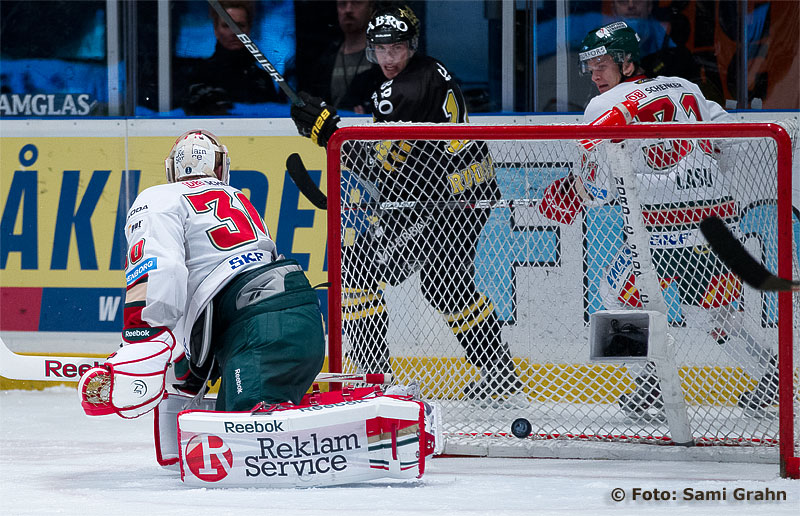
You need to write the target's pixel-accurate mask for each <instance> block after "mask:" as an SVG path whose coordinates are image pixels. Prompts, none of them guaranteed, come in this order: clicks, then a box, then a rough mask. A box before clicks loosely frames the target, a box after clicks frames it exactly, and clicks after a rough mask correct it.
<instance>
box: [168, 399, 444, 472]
mask: <svg viewBox="0 0 800 516" xmlns="http://www.w3.org/2000/svg"><path fill="white" fill-rule="evenodd" d="M188 401H190V400H189V398H187V397H184V396H180V395H172V394H169V395H167V396H166V399H165V400H164V402H162V403H161V405H159V407H158V409H157V417H156V426H155V431H156V436H155V437H156V453H157V455H158V461H159V463H160V464H161V465H162V466H175V465H179V466H180V472H181V479H182V480H183V481H184V482H186V483H187V484H191V485H196V486H206V487H208V486H219V487H232V486H237V487H242V486H245V487H256V486H258V487H311V486H330V485H340V484H350V483H355V482H362V481H367V480H373V479H378V478H399V479H407V478H419V477H421V476H422V475H423V473H424V472H425V458H426V457H428V456H429V455H431V454H432V453H434V451H435V450H434V447H435V442H436V439H435V436H434V434H435V433H436V431H435V430H434V429H435V428H436V425H435V420H436V417H435V414H434V411H435V408H434V407H432V406H431V405H428V404H426V403H423V402H421V401H415V400H413V399H412V398H411V396H398V395H386V394H384V393H382V392H381V391H380V389H379V388H371V387H365V388H358V389H352V390H351V389H344V390H342V391H332V392H326V393H320V392H318V391H317V390H315V392H313V393H311V394H307V395H306V396H305V397H304V398H303V401H302V402H301V403H300V404H299V405H292V404H291V403H285V404H282V405H272V406H265V407H257V408H256V409H255V410H254V411H253V412H215V411H211V410H204V409H203V406H202V405H201V408H200V409H195V410H182V407H184V406H185V405H186V404H187V402H188ZM206 408H207V407H206ZM176 415H177V417H176ZM176 422H177V428H176V427H175V424H176Z"/></svg>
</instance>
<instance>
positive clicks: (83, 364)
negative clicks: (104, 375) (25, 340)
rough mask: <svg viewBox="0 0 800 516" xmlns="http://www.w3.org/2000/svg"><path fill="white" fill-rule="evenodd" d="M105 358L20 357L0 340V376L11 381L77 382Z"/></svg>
mask: <svg viewBox="0 0 800 516" xmlns="http://www.w3.org/2000/svg"><path fill="white" fill-rule="evenodd" d="M103 362H105V358H93V357H80V356H78V357H64V356H43V355H19V354H17V353H14V352H13V351H11V350H10V349H8V347H6V344H5V342H3V339H0V376H2V377H4V378H8V379H11V380H31V381H44V382H76V381H78V380H79V379H80V377H81V375H82V374H83V373H85V372H86V371H88V370H89V369H91V368H92V367H96V366H99V365H101V364H102V363H103Z"/></svg>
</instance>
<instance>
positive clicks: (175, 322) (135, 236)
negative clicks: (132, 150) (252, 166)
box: [123, 178, 277, 355]
mask: <svg viewBox="0 0 800 516" xmlns="http://www.w3.org/2000/svg"><path fill="white" fill-rule="evenodd" d="M125 236H126V238H127V241H128V254H127V256H126V267H125V282H126V286H127V291H126V296H125V307H124V329H123V340H125V341H126V342H132V341H136V340H139V339H138V338H137V336H139V335H141V336H145V335H146V334H147V333H148V331H147V328H150V327H165V328H168V329H169V330H170V331H172V332H173V334H174V335H175V339H176V341H177V342H182V343H183V344H184V348H185V350H186V353H187V355H188V354H189V349H188V348H189V346H188V344H189V343H188V340H189V336H190V332H191V328H192V325H193V324H194V322H195V320H196V319H197V317H198V316H199V314H200V313H201V312H202V310H203V309H204V308H205V306H206V305H207V304H208V302H209V301H210V300H211V299H212V298H213V297H214V295H215V294H216V293H217V292H219V291H220V290H221V289H222V287H224V286H225V285H226V284H227V283H228V281H229V280H230V279H231V278H233V277H234V276H236V275H237V274H239V273H240V272H243V271H245V270H247V269H249V268H251V267H253V266H258V265H262V264H266V263H270V262H272V261H273V260H274V259H275V258H276V257H277V253H276V250H275V243H274V242H273V241H272V239H271V238H270V236H269V232H268V230H267V228H266V226H265V225H264V222H263V220H262V219H261V216H260V215H259V214H258V212H256V210H255V208H254V207H253V205H252V204H251V203H250V201H249V200H248V199H247V197H246V196H245V195H244V193H242V192H241V191H240V190H237V189H236V188H233V187H232V186H229V185H227V184H225V183H223V182H221V181H218V180H216V179H214V178H200V179H192V180H187V181H181V182H177V183H171V184H165V185H158V186H153V187H151V188H148V189H146V190H144V191H143V192H142V193H141V194H139V196H138V197H137V198H136V200H135V201H134V203H133V206H132V207H131V209H130V210H129V212H128V218H127V221H126V223H125ZM139 329H141V330H139Z"/></svg>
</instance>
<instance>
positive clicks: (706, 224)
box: [700, 216, 800, 292]
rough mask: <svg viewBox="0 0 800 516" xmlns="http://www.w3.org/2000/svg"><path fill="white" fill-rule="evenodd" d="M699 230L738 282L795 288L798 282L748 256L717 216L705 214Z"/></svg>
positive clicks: (760, 287)
mask: <svg viewBox="0 0 800 516" xmlns="http://www.w3.org/2000/svg"><path fill="white" fill-rule="evenodd" d="M700 231H702V233H703V236H704V237H706V240H708V243H709V244H711V249H712V250H713V251H714V252H715V253H716V254H717V256H719V258H720V260H722V261H723V263H725V265H727V266H728V268H729V269H730V270H731V271H732V272H733V273H734V274H736V275H737V276H739V277H740V278H742V281H744V282H745V283H747V284H748V285H750V286H751V287H753V288H756V289H758V290H766V291H777V292H783V291H788V290H791V291H798V290H800V282H797V281H792V280H787V279H784V278H779V277H778V276H775V275H774V274H772V273H771V272H769V271H768V270H767V269H766V268H765V267H764V266H763V265H761V264H760V263H758V261H756V259H755V258H753V257H752V256H750V253H748V252H747V249H745V248H744V246H743V245H742V243H741V242H740V241H739V239H738V238H736V237H735V236H733V234H732V233H731V232H730V230H729V229H728V227H727V226H726V225H725V223H724V222H722V220H721V219H720V218H719V217H714V216H712V217H708V218H707V219H705V220H703V221H702V222H701V223H700Z"/></svg>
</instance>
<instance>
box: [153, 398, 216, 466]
mask: <svg viewBox="0 0 800 516" xmlns="http://www.w3.org/2000/svg"><path fill="white" fill-rule="evenodd" d="M193 400H194V397H193V396H189V395H188V394H179V393H166V394H165V395H164V400H163V401H162V402H161V403H160V404H159V405H158V406H157V407H156V411H155V424H154V426H153V440H154V441H155V445H156V460H157V461H158V463H159V465H161V466H163V467H165V468H167V469H173V470H175V471H178V470H179V469H180V465H179V458H178V413H179V412H181V411H183V410H186V409H187V408H189V407H190V405H191V406H192V407H191V408H196V409H201V410H214V403H215V402H216V400H215V399H214V398H204V399H201V400H196V401H193Z"/></svg>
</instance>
